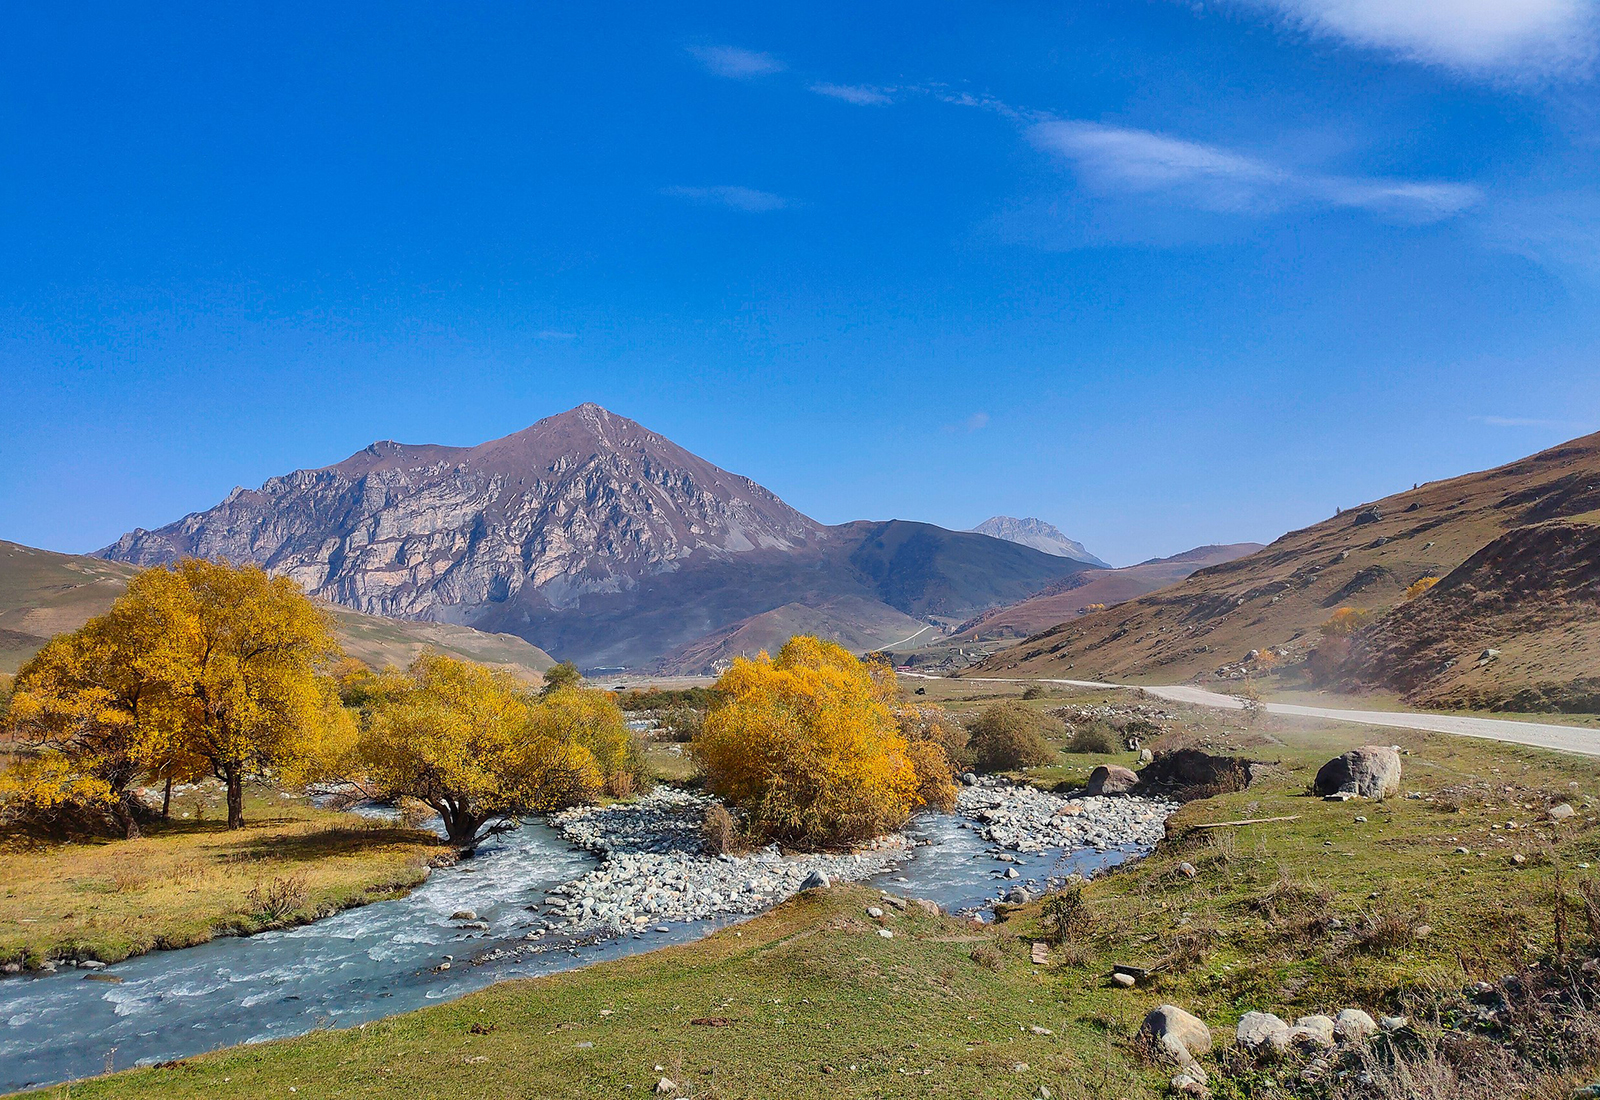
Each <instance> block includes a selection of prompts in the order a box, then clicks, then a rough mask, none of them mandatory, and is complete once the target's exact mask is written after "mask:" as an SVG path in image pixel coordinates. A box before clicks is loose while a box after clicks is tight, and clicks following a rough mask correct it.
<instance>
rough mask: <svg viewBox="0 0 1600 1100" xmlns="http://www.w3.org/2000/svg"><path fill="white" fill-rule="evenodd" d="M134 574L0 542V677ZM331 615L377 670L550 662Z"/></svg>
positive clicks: (444, 633)
mask: <svg viewBox="0 0 1600 1100" xmlns="http://www.w3.org/2000/svg"><path fill="white" fill-rule="evenodd" d="M137 572H139V570H138V569H137V568H136V567H134V566H131V565H123V564H120V563H118V562H111V561H102V560H100V559H99V558H91V557H85V556H82V555H79V554H57V553H55V552H54V551H51V550H38V549H35V548H34V547H31V546H23V545H21V544H20V543H15V542H6V541H4V540H0V672H15V671H17V669H18V668H20V667H21V666H22V664H23V662H25V661H26V660H27V659H28V658H29V657H31V656H33V655H34V653H36V652H38V650H39V647H40V646H42V645H44V643H45V642H47V641H49V640H50V638H51V637H53V636H54V635H56V634H60V633H62V632H64V631H68V630H76V629H77V628H78V627H80V626H82V625H83V624H84V623H86V622H88V621H89V620H90V619H91V618H93V617H94V616H96V615H100V614H103V613H104V612H105V611H106V610H107V609H108V608H110V606H111V602H112V601H113V600H115V599H116V598H117V597H118V596H120V595H122V593H123V591H124V590H125V589H126V588H127V586H128V579H129V578H130V577H132V576H133V575H134V574H135V573H137ZM329 610H330V611H331V612H332V613H333V618H334V628H335V630H336V632H337V633H338V635H339V642H340V644H341V645H342V646H344V650H345V652H346V653H349V654H350V655H351V656H353V657H359V658H360V659H361V660H363V661H365V662H366V663H367V664H369V665H372V666H373V667H375V668H378V667H382V666H383V665H390V664H392V665H400V666H404V665H407V664H409V663H410V662H411V661H412V660H413V659H414V658H415V657H416V656H417V655H418V654H419V653H421V652H422V651H423V650H424V649H435V650H438V651H439V652H441V653H447V654H449V655H451V656H454V657H464V658H466V659H468V660H472V661H480V662H482V663H484V664H490V665H499V666H501V667H504V668H507V669H509V670H510V671H512V672H514V673H516V674H517V675H519V676H521V677H523V678H524V679H528V680H537V679H538V678H539V674H540V673H541V672H543V671H544V670H545V669H547V668H549V667H550V666H551V665H553V664H554V663H555V662H554V661H552V660H551V659H550V655H549V654H547V653H545V652H544V651H543V650H541V649H538V648H537V647H535V646H532V645H529V644H528V643H527V642H525V641H523V640H522V639H521V638H517V637H513V636H512V635H509V634H489V633H486V632H484V631H481V630H473V629H472V628H471V627H467V626H455V625H453V624H449V623H416V622H402V621H400V620H397V619H385V618H382V617H380V616H377V615H363V614H361V613H360V612H359V611H350V610H348V609H346V608H342V607H331V608H329Z"/></svg>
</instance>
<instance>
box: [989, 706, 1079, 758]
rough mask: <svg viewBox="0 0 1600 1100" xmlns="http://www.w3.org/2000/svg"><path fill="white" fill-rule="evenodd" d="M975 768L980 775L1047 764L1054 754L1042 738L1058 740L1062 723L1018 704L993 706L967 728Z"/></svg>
mask: <svg viewBox="0 0 1600 1100" xmlns="http://www.w3.org/2000/svg"><path fill="white" fill-rule="evenodd" d="M968 732H970V733H971V735H972V741H971V752H972V760H973V765H974V767H976V768H977V770H978V771H981V772H1003V771H1013V770H1015V769H1017V768H1031V767H1035V766H1037V765H1039V764H1048V763H1049V762H1050V761H1051V760H1053V759H1054V758H1055V752H1054V751H1053V750H1052V749H1051V748H1050V746H1049V745H1048V744H1046V743H1045V735H1046V734H1047V733H1052V734H1054V735H1055V736H1057V737H1059V736H1060V735H1061V733H1062V728H1061V723H1060V722H1059V721H1057V720H1056V719H1054V718H1048V717H1046V716H1045V715H1042V714H1040V713H1038V712H1037V711H1034V710H1030V709H1029V708H1028V707H1025V706H1023V705H1022V704H1021V703H1016V702H1011V703H996V704H995V705H994V706H992V707H990V708H988V709H987V710H985V711H984V712H983V713H982V714H980V715H978V717H977V720H976V721H974V722H973V723H972V725H971V727H970V728H969V731H968Z"/></svg>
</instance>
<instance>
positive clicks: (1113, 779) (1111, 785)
mask: <svg viewBox="0 0 1600 1100" xmlns="http://www.w3.org/2000/svg"><path fill="white" fill-rule="evenodd" d="M1138 785H1139V777H1138V776H1137V775H1136V774H1134V772H1133V770H1132V769H1130V768H1124V767H1123V766H1122V765H1121V764H1101V765H1100V766H1099V767H1098V768H1096V769H1095V770H1094V771H1092V772H1090V773H1089V785H1088V787H1087V788H1086V790H1087V793H1088V794H1090V795H1103V794H1127V793H1128V792H1129V791H1131V790H1133V788H1135V787H1137V786H1138Z"/></svg>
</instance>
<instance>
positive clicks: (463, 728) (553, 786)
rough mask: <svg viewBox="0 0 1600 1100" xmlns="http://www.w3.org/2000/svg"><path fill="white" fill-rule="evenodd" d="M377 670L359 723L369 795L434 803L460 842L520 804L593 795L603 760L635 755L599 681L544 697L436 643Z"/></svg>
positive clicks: (499, 824)
mask: <svg viewBox="0 0 1600 1100" xmlns="http://www.w3.org/2000/svg"><path fill="white" fill-rule="evenodd" d="M385 679H386V681H388V682H387V683H386V685H385V687H384V689H383V690H381V691H380V692H378V693H377V694H376V695H375V696H374V712H373V716H372V720H371V722H370V723H369V724H368V727H367V729H366V730H365V731H363V733H362V735H361V740H360V748H359V752H358V758H359V760H360V767H361V769H362V775H361V780H362V782H363V784H364V786H366V788H367V790H368V791H369V793H371V794H373V795H374V796H375V797H379V798H385V799H391V800H393V799H399V798H415V799H417V800H418V801H420V802H422V803H424V804H426V805H427V806H429V807H430V808H432V809H433V810H434V811H435V812H436V813H438V815H439V817H440V818H441V820H443V822H444V827H445V834H446V836H447V837H448V838H449V840H450V842H451V843H452V844H454V845H456V846H457V847H459V848H463V849H471V848H473V847H476V846H477V845H478V844H479V843H481V842H482V841H483V840H484V839H485V838H486V837H488V836H491V835H493V834H495V833H497V832H502V831H504V830H506V829H510V828H515V826H516V822H517V818H518V817H520V816H521V815H523V814H529V813H546V812H550V811H553V810H559V809H563V808H565V807H568V806H574V805H579V804H581V803H584V802H589V801H593V800H594V799H595V798H596V797H598V795H599V793H600V790H601V789H602V787H603V786H604V784H605V783H606V780H607V779H608V778H609V777H610V776H611V775H612V774H614V772H613V771H611V770H609V769H624V768H627V767H630V766H632V765H631V760H630V758H629V752H630V749H629V740H628V730H627V724H626V722H625V721H624V720H623V717H622V712H621V710H620V709H619V708H618V707H617V704H616V701H615V700H614V699H612V698H611V697H610V696H609V695H606V694H604V693H602V692H597V691H590V690H587V689H583V688H578V687H564V688H561V689H559V690H556V691H553V692H551V693H550V694H549V695H548V696H546V697H544V698H542V699H541V698H539V697H537V696H536V695H534V694H532V693H530V692H528V691H526V690H524V689H523V687H522V685H520V684H519V683H518V682H517V681H516V680H515V679H513V678H512V677H511V676H509V675H507V674H505V673H502V672H495V671H492V670H490V669H487V668H484V667H483V666H481V665H475V664H472V663H470V662H467V661H460V660H456V659H454V658H450V657H444V656H441V655H439V654H434V653H426V654H423V655H422V656H421V657H418V658H417V660H416V661H414V662H413V663H412V665H411V668H410V669H409V670H408V672H407V673H406V675H405V676H404V677H403V678H393V677H386V678H385Z"/></svg>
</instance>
